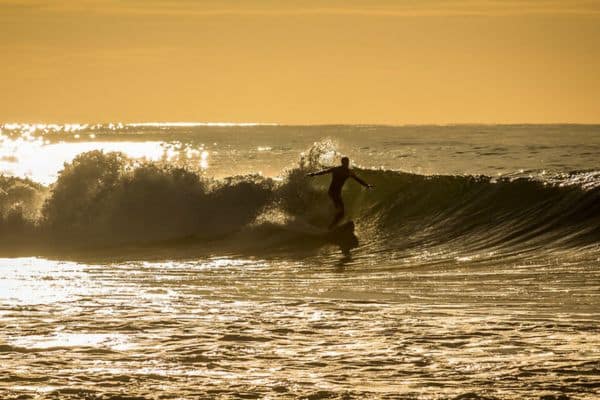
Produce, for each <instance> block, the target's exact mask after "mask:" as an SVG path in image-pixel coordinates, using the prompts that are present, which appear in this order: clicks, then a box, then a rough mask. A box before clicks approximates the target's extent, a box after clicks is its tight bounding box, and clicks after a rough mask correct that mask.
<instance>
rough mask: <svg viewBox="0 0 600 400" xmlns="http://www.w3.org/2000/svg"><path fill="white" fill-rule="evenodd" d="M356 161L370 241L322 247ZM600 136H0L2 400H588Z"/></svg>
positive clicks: (455, 130)
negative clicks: (334, 181)
mask: <svg viewBox="0 0 600 400" xmlns="http://www.w3.org/2000/svg"><path fill="white" fill-rule="evenodd" d="M341 156H348V157H350V159H351V164H352V168H353V169H354V171H355V173H356V174H357V175H358V176H360V177H361V178H362V179H364V180H365V181H367V182H368V183H370V184H373V185H374V186H375V188H374V189H373V190H369V191H367V190H365V189H363V188H362V187H361V186H360V185H358V184H357V183H356V182H352V181H348V182H347V183H346V186H345V188H344V192H343V197H344V201H345V203H346V210H347V219H350V220H353V221H354V223H355V225H356V230H355V234H356V239H357V241H346V240H332V239H331V238H330V237H324V236H322V235H321V236H320V235H315V234H314V232H315V230H317V231H318V230H319V229H324V228H325V227H326V226H327V225H328V223H329V221H330V220H331V218H332V215H333V212H334V210H333V206H332V205H331V204H330V200H329V198H328V196H327V186H328V184H329V177H328V176H322V177H315V178H308V177H307V174H308V173H310V172H314V171H316V170H318V169H321V168H325V167H329V166H333V165H337V164H338V163H339V159H340V157H341ZM598 160H600V126H597V125H447V126H370V125H365V126H348V125H328V126H282V125H264V124H228V123H219V124H207V123H139V124H121V123H107V124H4V125H1V126H0V174H1V175H0V257H1V258H0V315H1V316H2V318H1V319H0V358H1V360H2V368H1V370H0V397H1V398H6V399H17V398H19V399H45V398H57V399H63V398H64V399H187V398H207V399H212V398H223V399H228V398H270V399H279V398H281V399H284V398H307V399H326V398H340V399H342V398H343V399H352V398H357V399H363V398H373V399H379V398H389V399H396V398H407V399H412V398H418V399H514V398H519V399H522V398H525V399H527V398H531V399H541V398H544V399H567V398H568V399H571V398H572V399H593V398H597V396H598V393H599V391H600V335H599V333H600V326H599V322H600V271H599V266H600V167H599V165H598Z"/></svg>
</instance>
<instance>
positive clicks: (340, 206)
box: [308, 157, 373, 229]
mask: <svg viewBox="0 0 600 400" xmlns="http://www.w3.org/2000/svg"><path fill="white" fill-rule="evenodd" d="M325 174H331V175H332V176H331V184H330V185H329V190H328V191H327V194H329V197H331V200H332V201H333V205H334V207H335V209H336V213H335V216H334V217H333V221H331V224H329V229H333V228H334V227H335V226H336V225H337V223H338V222H340V220H341V219H342V218H343V217H344V201H343V200H342V187H343V186H344V183H346V179H348V178H354V180H355V181H356V182H358V183H360V184H361V185H363V186H364V187H366V188H367V189H370V188H372V187H373V185H369V184H368V183H367V182H365V181H363V180H362V179H360V178H359V177H358V176H356V174H354V172H353V171H352V170H350V159H349V158H348V157H342V165H340V166H339V167H333V168H328V169H324V170H322V171H318V172H312V173H310V174H308V176H317V175H325Z"/></svg>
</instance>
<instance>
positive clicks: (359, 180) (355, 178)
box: [350, 172, 373, 189]
mask: <svg viewBox="0 0 600 400" xmlns="http://www.w3.org/2000/svg"><path fill="white" fill-rule="evenodd" d="M350 176H351V177H353V178H354V180H355V181H356V182H358V183H360V184H361V185H363V186H364V187H366V188H367V189H370V188H372V187H373V185H369V184H368V183H367V182H365V181H363V180H362V179H360V178H359V177H358V176H356V175H355V174H354V172H351V173H350Z"/></svg>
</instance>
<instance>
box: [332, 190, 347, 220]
mask: <svg viewBox="0 0 600 400" xmlns="http://www.w3.org/2000/svg"><path fill="white" fill-rule="evenodd" d="M329 197H331V200H332V201H333V205H334V207H335V210H336V212H335V216H334V217H333V221H331V224H330V225H329V229H333V227H335V226H336V225H337V223H338V222H340V220H341V219H342V218H344V201H343V200H342V194H341V193H334V192H329Z"/></svg>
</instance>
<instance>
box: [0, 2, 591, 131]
mask: <svg viewBox="0 0 600 400" xmlns="http://www.w3.org/2000/svg"><path fill="white" fill-rule="evenodd" d="M599 49H600V1H599V0H596V1H584V0H573V1H556V0H548V1H546V0H536V1H533V0H530V1H509V0H506V1H502V0H496V1H493V0H489V1H473V0H460V1H451V0H448V1H439V0H422V1H416V0H397V1H389V0H388V1H386V0H371V1H366V0H349V1H340V0H337V1H336V0H321V1H310V0H309V1H293V0H291V1H285V2H284V1H266V0H263V1H258V0H244V1H234V0H221V1H210V0H209V1H192V0H171V1H166V0H145V1H142V0H128V1H117V0H81V1H75V0H72V1H67V0H56V1H52V2H46V1H37V0H20V1H19V0H0V54H2V57H1V58H2V62H1V63H0V93H1V95H0V122H107V121H121V122H136V121H231V122H250V121H252V122H274V123H288V124H331V123H382V124H440V123H523V122H531V123H552V122H572V123H599V122H600V73H599V72H598V71H600V51H599Z"/></svg>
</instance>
